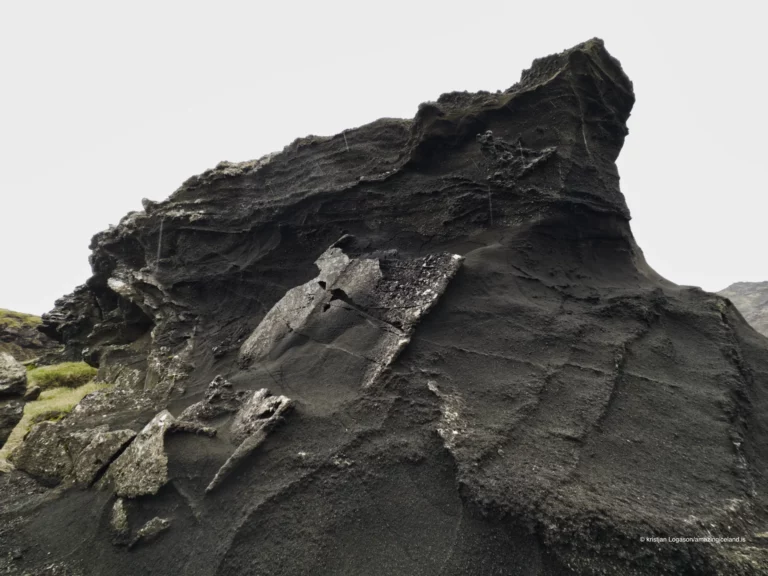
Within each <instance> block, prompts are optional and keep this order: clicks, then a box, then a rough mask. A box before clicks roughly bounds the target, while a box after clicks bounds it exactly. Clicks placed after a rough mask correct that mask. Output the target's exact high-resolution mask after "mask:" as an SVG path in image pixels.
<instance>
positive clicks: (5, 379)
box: [0, 352, 27, 399]
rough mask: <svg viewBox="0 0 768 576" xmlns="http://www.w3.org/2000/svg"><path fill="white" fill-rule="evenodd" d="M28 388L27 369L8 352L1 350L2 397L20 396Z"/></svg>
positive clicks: (0, 397) (0, 377) (0, 395)
mask: <svg viewBox="0 0 768 576" xmlns="http://www.w3.org/2000/svg"><path fill="white" fill-rule="evenodd" d="M26 390H27V369H26V368H24V365H23V364H21V363H20V362H18V361H17V360H16V359H14V357H13V356H11V355H10V354H7V353H6V352H0V399H3V398H19V397H22V396H24V393H25V392H26Z"/></svg>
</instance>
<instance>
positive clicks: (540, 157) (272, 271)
mask: <svg viewBox="0 0 768 576" xmlns="http://www.w3.org/2000/svg"><path fill="white" fill-rule="evenodd" d="M633 104H634V93H633V89H632V84H631V82H630V81H629V79H628V78H627V76H626V75H625V73H624V72H623V70H622V69H621V66H620V64H619V63H618V61H617V60H615V59H614V58H613V57H612V56H610V55H609V54H608V52H607V51H606V50H605V48H604V46H603V43H602V42H601V41H600V40H597V39H595V40H591V41H589V42H586V43H584V44H581V45H579V46H576V47H574V48H572V49H570V50H568V51H565V52H563V53H561V54H557V55H553V56H549V57H546V58H542V59H540V60H536V61H535V62H534V63H533V65H532V67H531V68H530V69H529V70H527V71H525V72H523V75H522V77H521V80H520V82H518V83H517V84H515V85H514V86H512V87H511V88H509V89H508V90H506V91H504V92H497V93H486V92H481V93H477V94H468V93H451V94H445V95H443V96H441V97H440V98H439V99H438V100H437V101H436V102H431V103H427V104H423V105H422V106H421V107H420V108H419V111H418V113H417V114H416V117H415V118H414V119H413V120H392V119H383V120H379V121H376V122H374V123H372V124H369V125H366V126H362V127H360V128H357V129H354V130H348V131H345V132H344V133H343V134H338V135H336V136H333V137H323V138H321V137H308V138H303V139H299V140H296V141H295V142H293V143H292V144H290V145H289V146H287V147H286V148H285V149H284V150H283V151H282V152H280V153H277V154H272V155H269V156H267V157H264V158H262V159H260V160H257V161H252V162H245V163H240V164H232V163H226V162H224V163H221V164H219V165H218V166H217V167H216V168H215V169H213V170H209V171H207V172H205V173H203V174H201V175H200V176H196V177H193V178H191V179H189V180H188V181H187V182H185V183H184V184H183V185H182V186H181V188H180V189H179V190H177V191H176V192H175V193H174V194H173V195H172V196H171V197H170V198H169V199H168V200H166V201H165V202H161V203H152V202H148V201H147V202H145V205H144V211H142V212H136V213H131V214H129V215H128V216H126V217H125V218H124V219H123V220H122V221H121V222H120V224H119V225H118V226H116V227H114V228H111V229H109V230H107V231H105V232H102V233H100V234H97V235H96V236H95V237H94V239H93V242H92V246H91V248H92V250H93V252H92V255H91V266H92V269H93V277H92V278H91V279H90V280H89V281H88V282H87V283H86V285H84V286H82V287H79V288H78V289H77V290H76V291H75V292H74V293H73V294H71V295H69V296H67V297H65V298H63V299H61V300H60V301H58V303H57V306H56V308H55V309H54V310H53V311H52V312H51V313H49V314H47V315H45V316H44V319H43V320H44V324H43V327H42V329H43V331H44V332H45V333H47V334H49V335H51V336H53V337H55V338H57V339H59V340H61V341H62V342H63V343H64V344H65V345H66V346H67V350H68V353H69V354H71V355H72V356H73V357H76V356H79V355H82V356H83V358H85V359H86V360H87V361H88V362H89V363H91V364H93V365H94V366H98V368H99V378H100V379H102V380H104V381H107V382H112V383H114V384H115V387H114V388H113V389H111V390H106V391H102V392H97V393H95V394H92V395H90V396H88V397H86V398H85V399H84V400H83V401H82V402H81V404H80V405H79V406H78V407H77V408H76V409H75V410H74V411H73V412H72V413H70V414H69V415H67V416H66V417H65V418H64V419H62V421H61V422H58V423H46V424H45V425H39V426H38V427H36V428H35V429H34V430H33V431H32V433H30V435H29V437H28V439H27V440H26V441H25V443H24V444H22V446H21V447H20V448H19V449H18V452H15V453H14V458H15V462H16V466H17V468H19V469H20V470H25V471H26V474H28V475H32V476H34V477H36V478H38V479H40V480H43V481H45V482H46V483H47V484H50V485H56V486H57V487H56V488H54V489H52V490H48V491H46V490H41V491H39V492H38V491H35V490H31V489H30V488H29V480H28V476H27V475H26V474H25V473H22V472H18V471H15V472H12V473H10V474H5V475H3V476H1V477H0V483H2V486H0V494H3V496H2V497H0V519H2V521H3V522H5V525H6V526H8V527H10V528H9V529H6V530H4V531H0V548H2V549H3V552H5V551H8V552H9V553H8V554H7V558H8V559H7V560H5V559H4V560H0V566H3V567H4V568H6V570H7V571H10V572H11V573H13V571H17V572H19V573H22V572H23V573H29V574H37V573H39V574H43V573H53V572H51V571H52V570H54V571H58V572H55V573H68V574H82V575H86V574H106V573H109V574H116V575H119V574H138V573H142V574H158V575H159V574H169V573H189V574H191V573H194V574H206V575H207V574H210V575H212V576H213V575H224V574H307V573H313V574H316V573H317V574H319V573H322V574H366V573H367V574H374V573H375V574H398V575H401V574H441V575H442V576H449V575H457V576H458V575H473V574H477V575H481V574H483V575H484V574H492V573H493V574H511V575H534V574H535V575H551V576H554V575H564V574H622V575H631V574H637V575H640V574H648V575H650V574H762V573H765V571H766V570H767V569H768V556H767V555H766V547H765V546H766V543H765V541H764V538H763V536H764V534H765V533H766V531H768V514H766V478H768V476H767V475H766V467H768V429H766V421H765V417H764V414H765V413H766V405H768V348H766V345H765V341H764V338H762V337H761V336H759V335H758V334H756V333H755V332H754V331H753V330H752V329H751V328H749V326H748V325H747V324H746V323H745V321H744V319H743V318H742V316H741V315H740V314H739V313H738V312H737V311H736V310H735V308H734V307H733V305H732V304H731V303H730V302H729V301H728V300H727V299H724V298H722V297H719V296H717V295H713V294H707V293H705V292H703V291H701V290H698V289H694V288H687V287H679V286H676V285H674V284H672V283H670V282H668V281H666V280H665V279H663V278H661V277H660V276H659V275H658V274H656V273H655V272H654V271H653V270H652V269H651V268H650V267H649V266H648V265H647V263H646V262H645V260H644V258H643V255H642V252H641V250H640V249H639V247H638V246H637V245H636V243H635V241H634V239H633V237H632V233H631V230H630V227H629V211H628V209H627V206H626V203H625V201H624V198H623V196H622V194H621V192H620V190H619V176H618V172H617V170H616V166H615V160H616V158H617V156H618V154H619V151H620V150H621V147H622V145H623V142H624V138H625V136H626V135H627V128H626V121H627V118H628V117H629V114H630V111H631V109H632V106H633ZM105 425H106V428H105V427H104V426H105ZM109 434H111V436H107V435H109ZM35 445H37V446H38V447H37V448H35ZM46 454H48V455H46ZM35 455H42V457H37V456H35ZM77 486H80V488H78V487H77ZM64 527H66V529H64ZM73 528H74V529H73ZM703 536H708V537H717V538H730V539H731V540H733V541H729V542H726V543H722V544H713V543H711V542H710V543H707V542H684V543H671V542H669V543H667V544H659V543H649V542H648V540H647V539H648V538H649V537H658V538H665V537H666V538H673V537H703ZM3 557H4V558H5V557H6V556H5V555H4V556H3ZM2 562H5V564H4V565H3V564H2ZM46 570H47V571H48V572H46Z"/></svg>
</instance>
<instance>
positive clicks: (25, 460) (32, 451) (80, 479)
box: [11, 422, 136, 488]
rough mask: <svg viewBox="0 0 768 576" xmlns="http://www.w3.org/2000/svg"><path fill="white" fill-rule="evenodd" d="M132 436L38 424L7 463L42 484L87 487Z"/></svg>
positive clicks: (125, 432) (101, 428)
mask: <svg viewBox="0 0 768 576" xmlns="http://www.w3.org/2000/svg"><path fill="white" fill-rule="evenodd" d="M134 436H136V433H135V432H133V431H132V430H114V431H110V430H109V427H108V426H107V425H102V426H99V427H97V428H93V429H87V430H82V431H77V430H72V429H70V428H68V427H67V425H66V424H65V423H61V422H40V423H39V424H37V425H35V426H34V427H33V428H32V430H31V431H30V432H29V434H28V435H27V437H26V438H25V439H24V442H23V443H22V444H21V445H20V446H19V447H18V448H16V449H15V450H14V451H13V452H12V453H11V461H12V462H13V464H14V465H15V466H16V468H17V469H19V470H22V471H24V472H26V473H27V474H29V475H30V476H33V477H35V478H37V479H38V480H40V481H41V482H44V483H46V484H50V485H56V484H59V483H60V482H62V481H68V480H72V481H73V482H74V483H76V484H78V485H79V486H80V487H82V488H87V487H89V486H90V485H91V484H93V483H94V482H95V481H96V480H97V479H98V478H99V476H100V475H101V473H102V472H103V471H104V470H106V468H107V466H109V464H110V463H111V462H112V460H113V459H114V458H115V457H116V456H117V455H118V454H119V453H120V452H121V451H122V449H123V448H125V446H126V445H127V444H128V443H129V442H130V441H131V440H132V439H133V437H134Z"/></svg>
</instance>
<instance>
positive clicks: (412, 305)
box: [240, 236, 462, 387]
mask: <svg viewBox="0 0 768 576" xmlns="http://www.w3.org/2000/svg"><path fill="white" fill-rule="evenodd" d="M353 242H354V238H352V237H350V236H345V237H343V238H342V239H341V240H339V241H338V242H336V243H335V244H334V245H333V246H331V247H330V248H328V250H326V251H325V252H323V253H322V254H321V255H320V258H318V259H317V261H316V262H315V264H316V265H317V267H318V268H319V270H320V274H319V275H318V276H317V277H316V278H314V279H313V280H310V281H309V282H307V283H306V284H303V285H301V286H298V287H296V288H292V289H291V290H289V291H288V292H287V293H286V295H285V297H284V298H283V299H281V300H280V301H279V302H278V303H277V304H275V306H274V307H273V308H272V309H271V310H270V311H269V312H268V313H267V315H266V316H265V317H264V319H263V320H262V321H261V323H260V324H259V326H258V327H257V328H256V330H254V332H253V334H251V336H250V337H249V338H248V339H247V340H246V341H245V343H244V344H243V346H242V347H241V349H240V360H241V362H242V363H244V364H246V365H247V364H251V363H252V362H254V361H258V360H263V359H265V358H267V357H268V356H269V355H270V354H272V355H274V354H276V353H277V352H278V351H282V350H284V349H285V348H287V347H290V346H291V343H290V342H291V340H294V341H295V340H296V339H297V338H309V339H312V340H315V341H316V342H317V343H319V344H321V345H325V346H327V347H329V348H332V349H334V350H339V351H341V352H344V353H347V354H350V355H352V356H357V357H359V358H362V359H364V360H365V361H367V362H368V363H369V365H368V367H367V368H366V369H365V374H364V375H363V377H362V385H363V387H367V386H370V385H371V384H373V382H374V381H375V380H376V378H378V376H379V375H380V374H381V373H382V371H383V370H385V369H386V368H387V367H388V366H389V365H390V364H391V363H392V361H393V360H394V359H395V358H396V357H397V355H398V354H399V353H400V351H401V350H403V348H405V346H406V345H407V344H408V342H409V341H410V337H411V334H412V333H413V329H414V327H415V325H416V323H417V322H418V321H419V319H420V318H421V317H422V316H423V315H424V314H425V313H426V312H427V311H429V309H430V308H432V306H434V304H435V302H436V301H437V300H438V298H439V297H440V295H441V294H442V293H443V292H444V291H445V288H446V287H447V285H448V282H450V279H451V278H452V277H453V276H454V275H455V274H456V272H457V270H458V269H459V266H460V264H461V259H462V258H461V256H458V255H455V254H436V255H430V256H425V257H419V258H410V259H401V258H398V255H397V253H396V252H390V253H389V254H386V255H385V256H384V257H383V258H350V257H349V256H348V255H347V254H346V253H345V252H344V250H343V249H342V248H340V247H339V246H343V245H349V244H352V243H353ZM350 317H358V318H361V319H363V320H364V324H362V325H361V326H360V328H359V329H358V330H357V331H356V332H355V334H354V339H353V340H350V341H349V342H348V343H345V342H340V341H339V340H338V339H336V340H335V341H329V340H330V338H328V337H325V339H324V338H323V337H324V336H325V335H326V334H327V332H328V331H327V327H328V326H334V325H338V324H343V323H345V322H348V321H349V320H347V318H350ZM316 335H317V336H319V337H317V338H316V337H315V336H316ZM329 336H330V337H331V338H333V336H334V335H333V334H331V335H329Z"/></svg>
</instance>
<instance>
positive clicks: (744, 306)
mask: <svg viewBox="0 0 768 576" xmlns="http://www.w3.org/2000/svg"><path fill="white" fill-rule="evenodd" d="M718 294H720V296H725V297H726V298H728V299H730V301H731V302H733V304H734V306H736V308H737V309H738V310H739V312H741V314H742V315H743V316H744V319H745V320H746V321H747V322H749V323H750V324H751V325H752V327H753V328H754V329H755V330H757V331H758V332H760V334H762V335H763V336H768V282H736V283H735V284H731V285H730V286H728V288H726V289H724V290H720V292H718Z"/></svg>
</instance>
